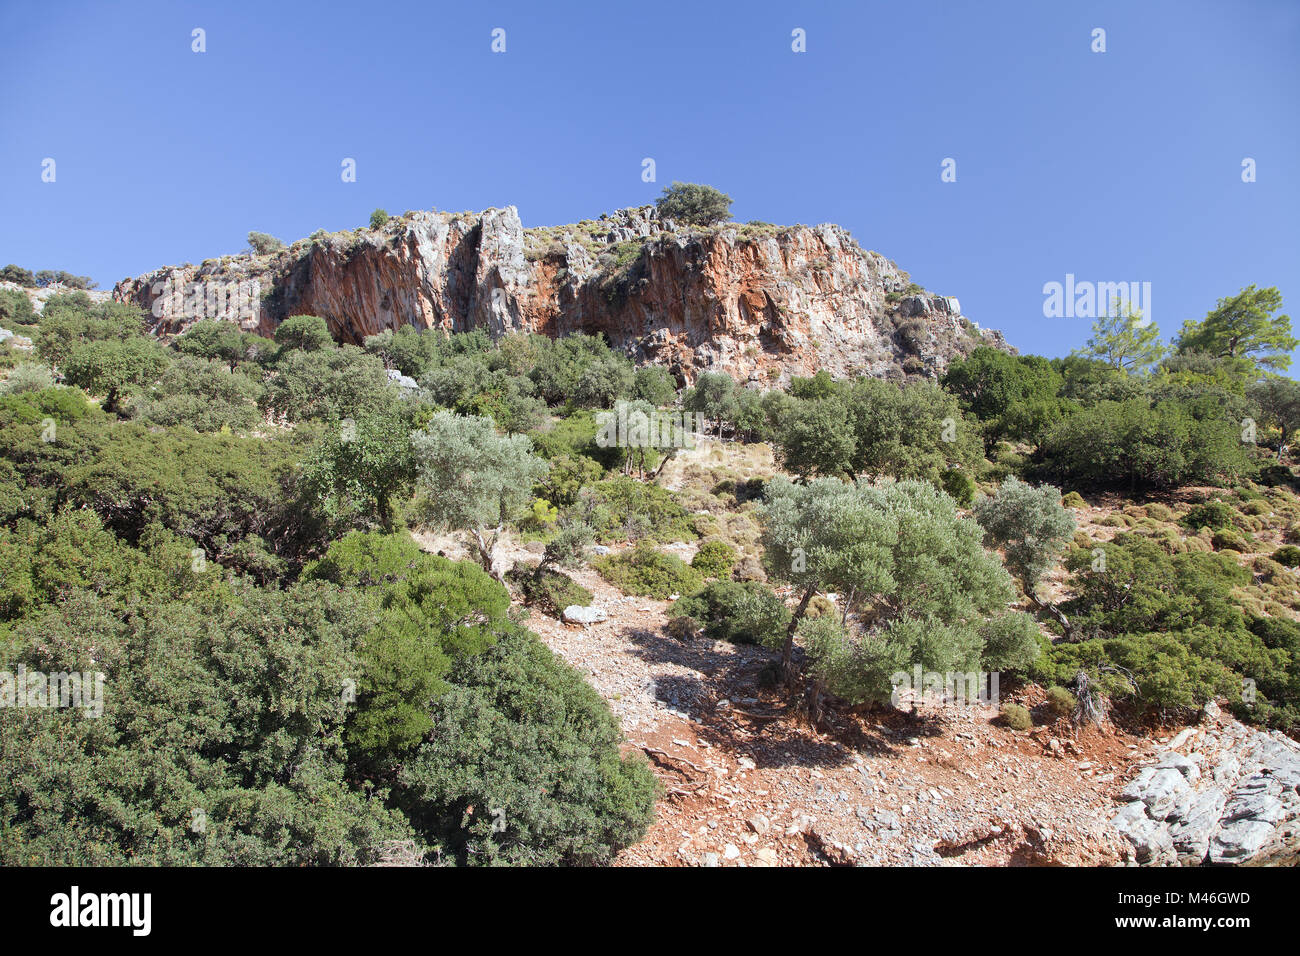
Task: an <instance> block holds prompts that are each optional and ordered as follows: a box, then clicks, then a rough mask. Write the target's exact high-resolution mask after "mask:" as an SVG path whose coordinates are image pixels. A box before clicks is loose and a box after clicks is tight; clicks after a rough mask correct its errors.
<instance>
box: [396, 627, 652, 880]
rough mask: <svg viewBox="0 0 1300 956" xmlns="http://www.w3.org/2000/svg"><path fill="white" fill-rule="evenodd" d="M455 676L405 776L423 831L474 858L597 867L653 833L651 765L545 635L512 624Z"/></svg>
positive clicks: (475, 861)
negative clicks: (623, 746)
mask: <svg viewBox="0 0 1300 956" xmlns="http://www.w3.org/2000/svg"><path fill="white" fill-rule="evenodd" d="M451 681H452V684H453V687H452V689H451V690H450V691H449V692H448V693H446V694H444V695H442V696H441V697H439V698H438V700H437V701H436V703H435V705H434V708H433V712H432V719H433V722H434V725H435V726H436V727H437V728H438V731H437V733H435V734H433V735H431V736H430V738H429V739H428V740H427V741H426V742H424V743H423V744H421V745H420V747H419V748H418V749H417V750H416V751H415V753H414V755H413V756H412V757H411V759H410V760H408V761H407V762H406V763H404V764H403V766H402V768H401V771H400V773H399V777H398V782H397V793H396V800H397V802H398V803H399V805H401V806H402V807H403V809H404V810H405V811H406V813H407V814H408V815H409V817H410V819H411V820H412V822H413V823H414V824H415V826H416V827H417V829H418V830H419V831H420V832H421V834H422V835H423V836H424V837H425V838H426V839H428V840H429V841H430V842H432V843H434V844H435V845H438V846H440V847H442V848H443V850H444V852H445V853H447V854H448V855H449V856H450V857H451V858H452V859H453V860H454V861H456V862H458V863H463V864H469V865H480V866H482V865H501V864H511V865H527V866H554V865H580V866H583V865H585V866H592V865H598V864H605V863H608V862H609V861H610V860H611V859H612V857H613V855H614V854H615V853H616V852H617V851H618V850H620V849H621V848H623V847H625V846H628V845H629V844H631V843H634V842H635V841H637V840H638V839H640V838H641V837H642V836H643V835H644V834H645V832H646V828H647V827H648V826H649V824H650V820H651V816H652V812H653V807H654V799H655V791H656V784H655V778H654V775H653V774H652V773H651V771H650V769H649V767H648V766H647V765H646V763H645V760H644V758H641V757H640V756H629V757H621V756H620V755H619V749H618V744H619V732H618V725H617V723H616V722H615V720H614V718H613V716H612V715H611V714H610V712H609V708H608V707H607V706H606V704H605V702H604V701H603V700H601V698H600V696H599V695H598V694H597V693H596V692H595V691H594V690H593V689H592V688H591V687H590V686H589V685H587V684H586V683H585V682H584V681H583V680H582V678H581V677H580V676H579V675H578V673H577V672H576V671H575V670H573V668H571V667H569V666H568V665H566V664H564V663H563V662H562V661H561V660H559V659H558V658H557V657H556V656H555V655H554V654H553V653H552V652H551V651H550V650H548V649H547V648H546V646H545V645H543V644H542V643H541V641H539V640H538V639H537V638H536V637H534V636H533V635H532V634H530V633H528V632H527V631H523V630H522V629H515V630H512V631H511V632H509V633H507V634H505V635H504V636H503V637H502V639H501V640H500V641H499V642H498V643H497V645H496V646H495V647H494V648H493V649H492V650H490V651H488V652H487V653H484V654H481V655H478V656H475V657H472V658H467V659H465V660H464V661H463V662H462V663H461V664H460V665H458V667H457V668H456V669H455V671H454V672H453V673H452V675H451Z"/></svg>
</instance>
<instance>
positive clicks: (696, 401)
mask: <svg viewBox="0 0 1300 956" xmlns="http://www.w3.org/2000/svg"><path fill="white" fill-rule="evenodd" d="M682 407H683V408H684V409H686V411H688V412H699V413H700V414H702V415H703V416H704V417H705V418H706V419H711V420H712V421H713V423H714V424H715V425H716V426H717V429H718V437H719V438H721V437H722V429H723V427H724V426H725V425H726V424H727V423H729V422H731V421H733V420H734V419H735V417H736V383H735V381H733V380H732V378H731V376H730V375H728V374H727V373H726V372H704V373H702V374H701V375H700V377H699V378H697V379H696V380H695V386H694V387H693V388H691V389H689V390H687V392H686V394H685V395H684V396H683V397H682Z"/></svg>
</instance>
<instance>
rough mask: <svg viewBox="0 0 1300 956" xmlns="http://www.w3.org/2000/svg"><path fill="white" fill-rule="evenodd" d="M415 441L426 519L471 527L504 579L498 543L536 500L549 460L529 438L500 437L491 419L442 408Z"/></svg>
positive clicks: (488, 564) (486, 564) (481, 551)
mask: <svg viewBox="0 0 1300 956" xmlns="http://www.w3.org/2000/svg"><path fill="white" fill-rule="evenodd" d="M411 441H412V444H413V447H414V450H415V460H416V469H417V478H416V483H417V487H418V488H419V490H420V491H422V492H423V493H424V498H423V509H424V515H425V517H426V518H427V519H428V520H429V521H431V522H433V523H435V524H439V525H443V526H446V527H449V528H454V529H461V530H465V531H468V532H469V534H470V536H471V539H472V541H473V544H474V548H475V551H476V552H477V554H478V558H479V561H480V563H481V564H482V565H483V570H485V571H487V572H488V573H490V574H492V575H493V576H494V577H496V578H497V579H498V580H501V579H502V576H501V574H500V572H499V571H496V570H494V568H493V565H492V559H493V555H494V551H495V549H496V544H497V541H498V539H499V538H500V536H501V531H502V529H503V528H504V526H505V523H506V521H507V520H508V519H509V518H510V517H511V516H513V515H514V514H516V513H517V512H518V511H520V510H521V509H522V508H523V507H524V506H525V505H526V504H527V503H528V502H529V500H530V499H531V498H532V488H533V486H534V485H535V484H536V483H537V482H538V481H539V480H540V479H541V478H542V476H543V475H545V474H546V471H547V464H546V462H545V461H543V460H542V459H540V458H537V457H536V456H534V455H533V454H532V443H531V442H530V441H529V440H528V438H527V437H525V436H523V435H511V436H508V437H503V436H500V435H498V434H497V432H496V429H495V427H493V424H492V419H490V418H480V417H475V418H467V417H463V416H459V415H454V414H452V413H450V412H438V413H437V414H436V415H434V416H433V418H432V419H430V421H429V424H428V425H426V426H425V428H424V430H423V431H420V432H416V433H414V434H413V435H412V436H411ZM503 583H504V582H503Z"/></svg>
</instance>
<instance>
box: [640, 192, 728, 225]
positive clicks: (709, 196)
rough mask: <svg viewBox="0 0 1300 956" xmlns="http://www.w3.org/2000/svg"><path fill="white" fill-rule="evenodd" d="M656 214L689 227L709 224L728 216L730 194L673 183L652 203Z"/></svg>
mask: <svg viewBox="0 0 1300 956" xmlns="http://www.w3.org/2000/svg"><path fill="white" fill-rule="evenodd" d="M655 206H656V207H657V208H658V210H659V215H660V216H662V217H663V218H664V219H676V220H679V221H681V222H686V223H690V224H691V225H693V226H709V225H712V224H713V223H715V222H723V221H725V220H726V219H728V218H729V217H730V216H731V197H730V196H728V195H727V194H726V193H724V192H721V191H720V190H717V189H714V188H713V187H712V186H705V185H702V184H700V183H679V182H674V183H673V184H672V185H671V186H669V187H667V188H665V189H664V192H663V195H662V196H660V197H659V199H658V200H657V201H656V202H655Z"/></svg>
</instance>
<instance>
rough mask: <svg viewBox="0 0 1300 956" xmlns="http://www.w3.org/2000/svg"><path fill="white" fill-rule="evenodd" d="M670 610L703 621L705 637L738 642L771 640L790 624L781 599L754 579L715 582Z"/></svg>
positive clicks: (675, 613) (678, 615)
mask: <svg viewBox="0 0 1300 956" xmlns="http://www.w3.org/2000/svg"><path fill="white" fill-rule="evenodd" d="M669 613H670V614H672V615H674V616H677V617H691V618H694V619H695V620H697V621H699V622H701V624H702V625H703V628H704V634H705V636H706V637H710V638H712V639H713V640H715V641H732V642H734V643H737V644H764V643H770V642H771V641H772V640H774V639H775V638H777V637H779V636H780V635H782V634H783V633H784V632H785V629H786V627H788V626H789V624H790V612H789V611H788V610H787V609H786V606H785V604H783V603H782V601H781V599H780V598H779V597H777V596H776V595H775V594H774V593H773V592H772V590H771V588H768V587H766V586H765V585H762V584H757V583H755V582H753V581H746V582H740V581H714V582H713V583H712V584H710V585H709V586H708V587H706V588H705V589H704V590H702V591H700V592H699V593H698V594H693V595H691V596H690V597H684V598H682V599H681V600H679V601H678V602H677V603H676V604H674V605H673V606H672V608H670V610H669Z"/></svg>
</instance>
